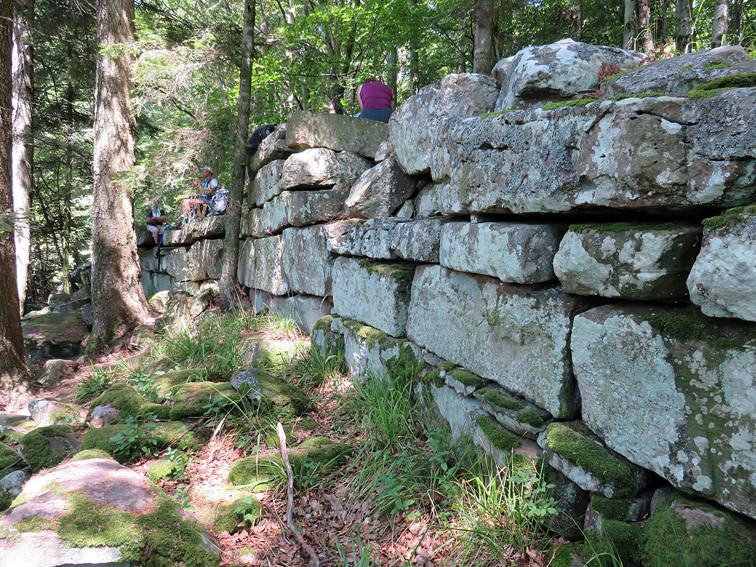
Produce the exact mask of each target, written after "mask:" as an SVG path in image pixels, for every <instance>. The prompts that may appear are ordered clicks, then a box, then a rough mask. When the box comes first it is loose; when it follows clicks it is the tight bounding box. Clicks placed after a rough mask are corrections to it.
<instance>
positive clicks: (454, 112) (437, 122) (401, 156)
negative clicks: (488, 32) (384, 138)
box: [389, 73, 498, 175]
mask: <svg viewBox="0 0 756 567" xmlns="http://www.w3.org/2000/svg"><path fill="white" fill-rule="evenodd" d="M497 95H498V90H497V88H496V81H495V80H494V79H493V77H489V76H488V75H477V74H474V73H460V74H456V75H447V76H446V77H444V78H443V79H441V83H440V84H438V85H429V86H427V87H423V88H422V89H420V92H419V93H417V94H416V95H414V96H411V97H410V98H408V99H407V100H406V101H404V103H403V104H402V105H401V106H400V107H399V108H398V109H397V110H396V112H394V114H392V115H391V119H390V120H389V141H390V142H391V144H392V145H393V147H394V154H395V155H396V159H397V160H398V161H399V164H400V165H401V166H402V169H403V170H404V171H405V172H407V173H408V174H410V175H416V174H421V173H427V172H428V171H429V169H430V161H429V159H428V157H429V155H430V152H431V150H432V149H433V147H434V146H435V145H436V137H437V135H438V134H439V133H440V132H442V131H443V130H444V126H443V123H444V120H445V119H446V117H448V116H459V117H465V116H476V115H481V114H485V113H486V112H490V111H491V110H493V108H494V105H495V104H496V97H497Z"/></svg>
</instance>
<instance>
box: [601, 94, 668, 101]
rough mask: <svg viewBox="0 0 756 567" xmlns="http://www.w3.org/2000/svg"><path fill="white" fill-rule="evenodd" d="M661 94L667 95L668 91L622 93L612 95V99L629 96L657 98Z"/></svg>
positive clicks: (621, 98)
mask: <svg viewBox="0 0 756 567" xmlns="http://www.w3.org/2000/svg"><path fill="white" fill-rule="evenodd" d="M660 96H667V94H666V93H621V94H618V95H617V96H614V97H612V100H625V99H628V98H656V97H660Z"/></svg>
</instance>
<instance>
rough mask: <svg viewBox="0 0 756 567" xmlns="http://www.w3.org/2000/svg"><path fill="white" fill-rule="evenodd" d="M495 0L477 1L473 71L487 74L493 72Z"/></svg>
mask: <svg viewBox="0 0 756 567" xmlns="http://www.w3.org/2000/svg"><path fill="white" fill-rule="evenodd" d="M493 13H494V2H493V0H476V2H475V39H474V42H473V73H482V74H484V75H487V74H489V73H490V72H491V67H492V65H491V49H492V47H493Z"/></svg>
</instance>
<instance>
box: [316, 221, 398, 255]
mask: <svg viewBox="0 0 756 567" xmlns="http://www.w3.org/2000/svg"><path fill="white" fill-rule="evenodd" d="M402 222H403V221H401V220H399V219H395V218H378V219H368V220H365V221H362V220H348V221H339V222H336V223H332V224H330V225H328V226H329V229H328V232H329V234H330V238H329V246H330V251H331V252H333V253H334V254H341V255H346V256H367V257H368V258H374V259H377V260H391V259H394V258H396V255H395V254H394V253H393V252H392V251H391V245H392V244H393V241H394V235H395V233H396V228H397V226H399V225H400V224H401V223H402Z"/></svg>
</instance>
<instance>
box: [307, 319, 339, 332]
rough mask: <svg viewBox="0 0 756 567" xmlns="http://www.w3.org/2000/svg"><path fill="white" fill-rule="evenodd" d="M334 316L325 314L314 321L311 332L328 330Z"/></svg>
mask: <svg viewBox="0 0 756 567" xmlns="http://www.w3.org/2000/svg"><path fill="white" fill-rule="evenodd" d="M333 320H334V317H333V315H325V316H323V317H321V318H320V319H318V320H317V321H315V325H313V327H312V332H313V334H314V333H315V331H321V332H326V333H327V332H329V331H330V330H331V324H332V323H333Z"/></svg>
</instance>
